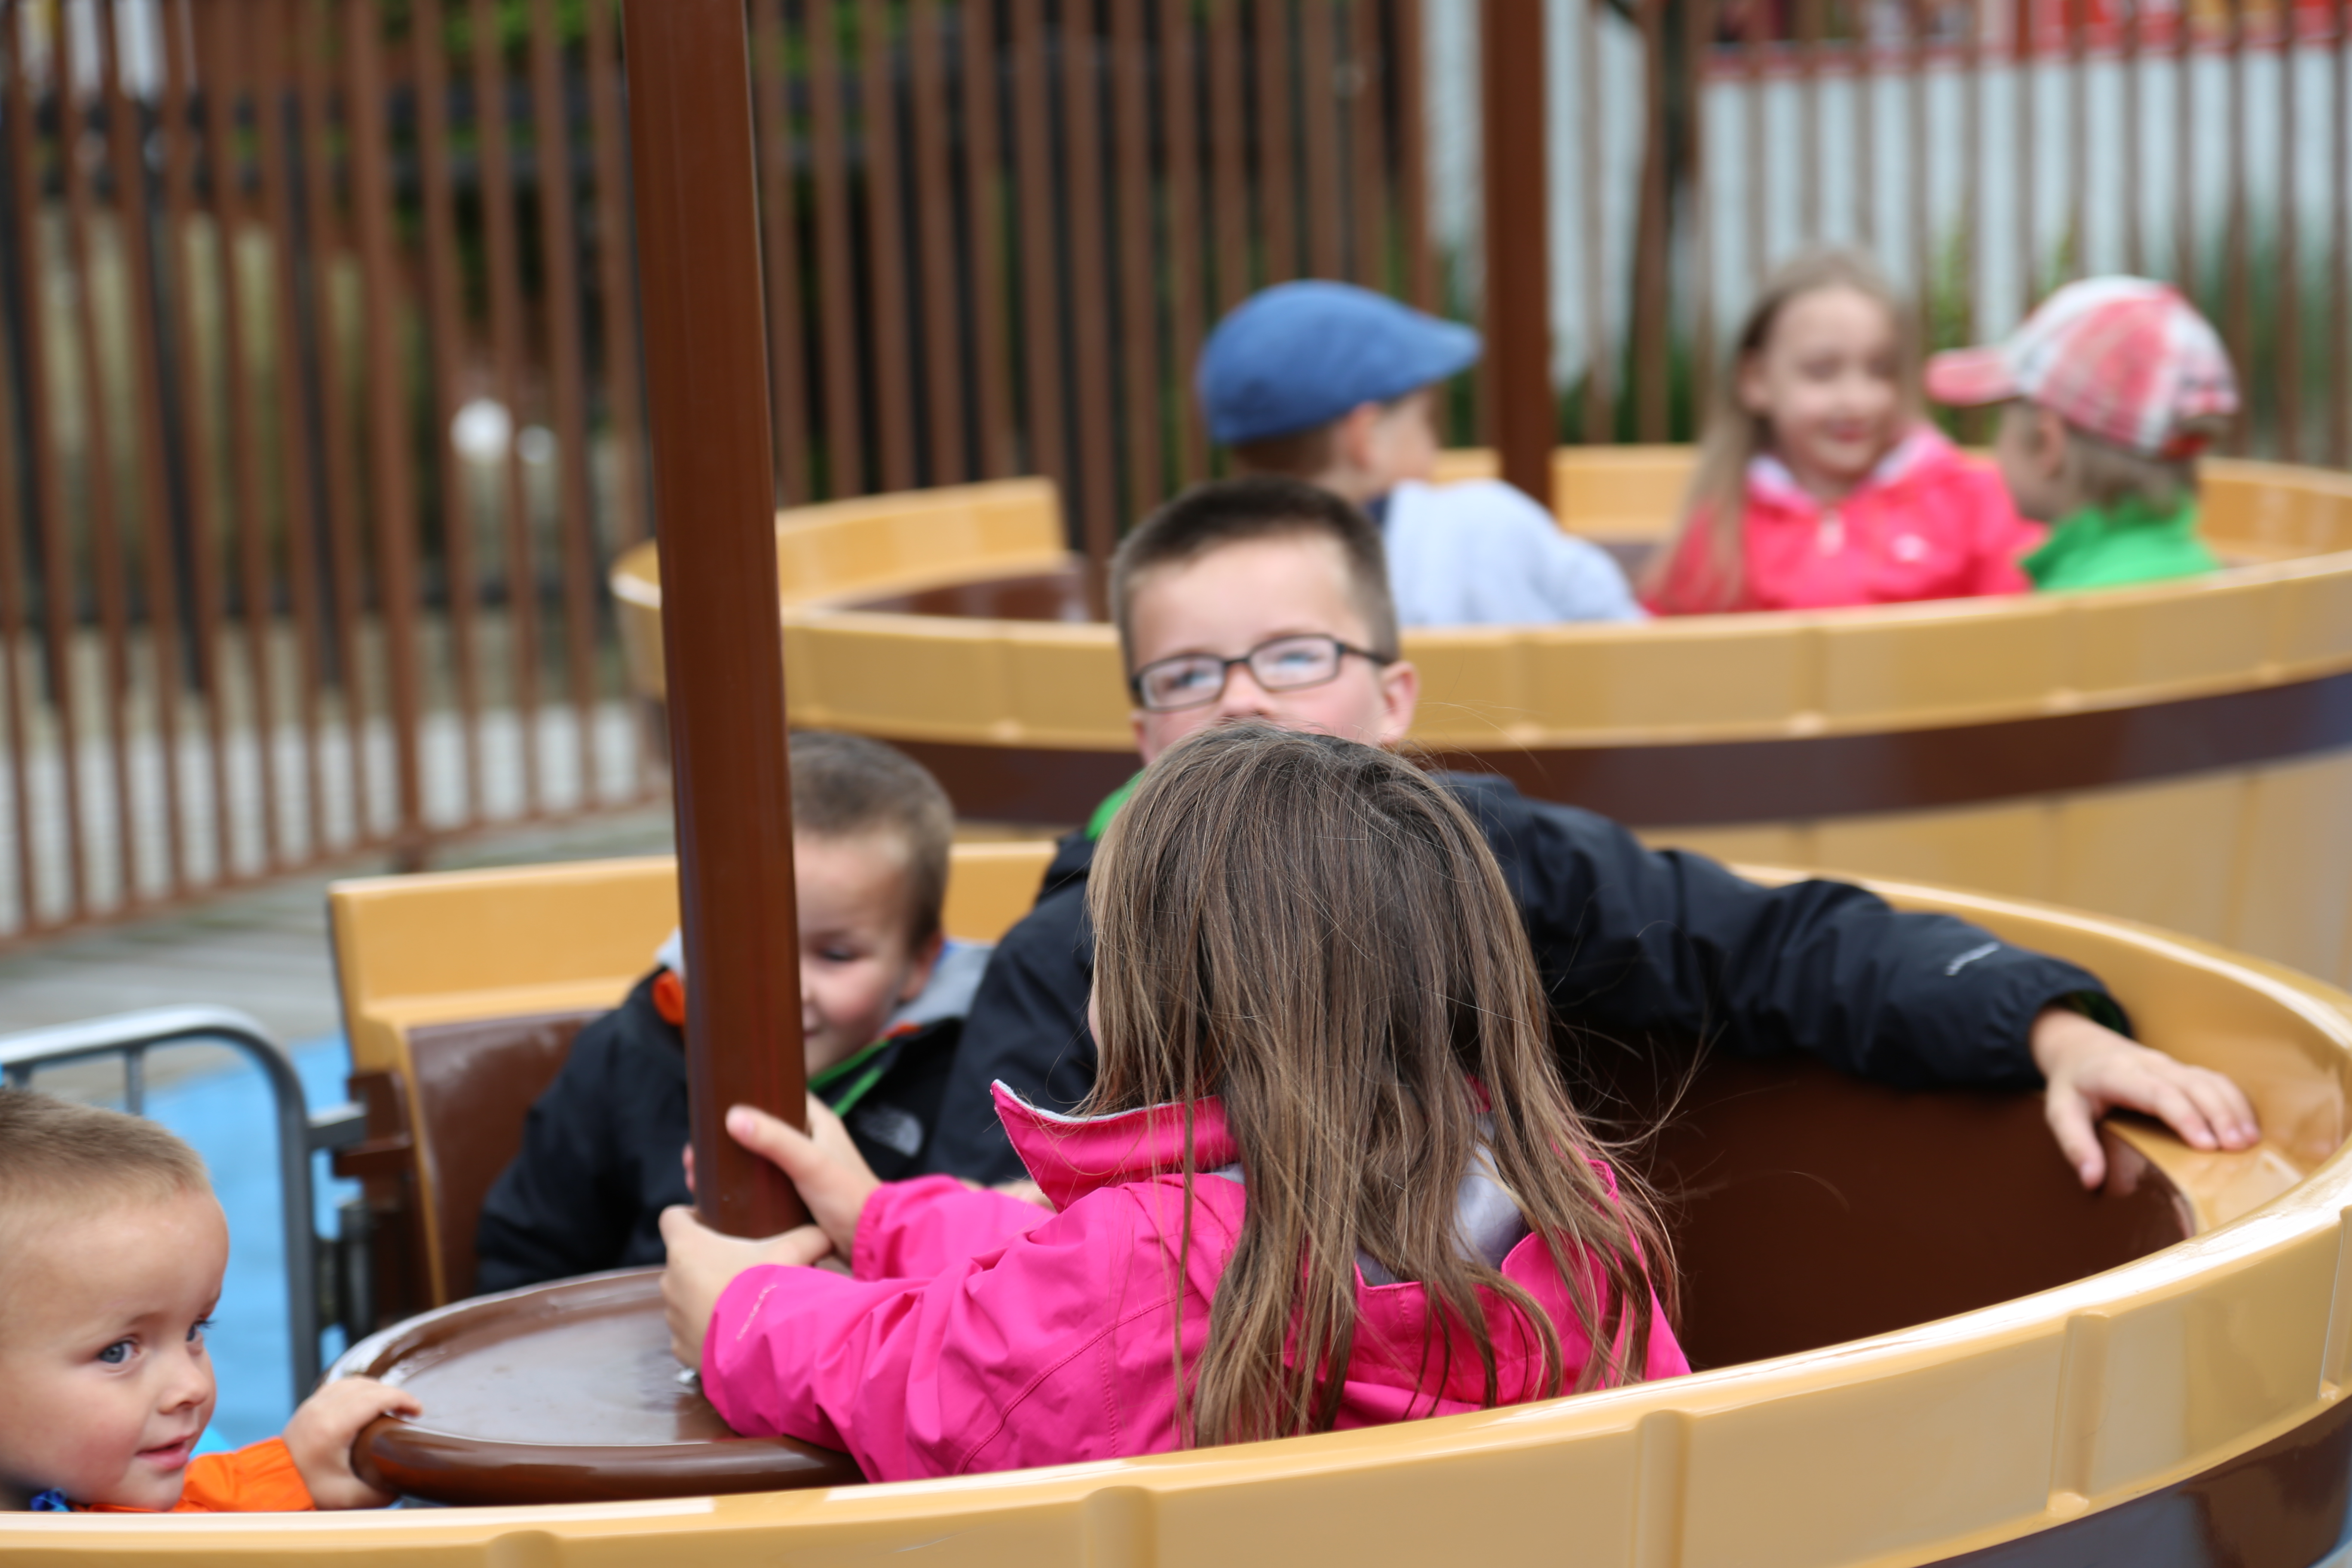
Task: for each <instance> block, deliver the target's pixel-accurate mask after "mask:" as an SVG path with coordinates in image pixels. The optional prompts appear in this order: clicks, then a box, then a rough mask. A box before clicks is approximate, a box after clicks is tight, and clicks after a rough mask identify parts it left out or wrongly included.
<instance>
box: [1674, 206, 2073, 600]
mask: <svg viewBox="0 0 2352 1568" xmlns="http://www.w3.org/2000/svg"><path fill="white" fill-rule="evenodd" d="M1917 364H1918V351H1917V347H1916V342H1915V341H1914V330H1913V324H1912V320H1911V312H1910V311H1909V310H1906V309H1905V308H1904V307H1903V306H1902V304H1901V303H1900V302H1899V301H1898V300H1896V299H1895V294H1894V291H1893V290H1892V289H1890V288H1889V287H1888V285H1887V283H1886V280H1885V279H1884V278H1883V277H1881V276H1880V274H1879V272H1878V270H1877V268H1874V267H1873V266H1872V265H1871V264H1870V263H1869V262H1868V261H1866V260H1864V259H1863V258H1860V257H1857V256H1854V255H1852V254H1849V253H1846V252H1843V251H1821V252H1816V253H1814V254H1811V255H1809V256H1804V257H1800V258H1797V259H1796V260H1794V261H1792V262H1790V263H1789V264H1788V265H1787V266H1785V267H1782V268H1780V270H1779V271H1778V272H1776V273H1775V274H1774V275H1773V276H1772V277H1771V278H1770V279H1767V280H1766V282H1765V285H1764V289H1763V292H1762V293H1761V295H1759V298H1758V300H1757V301H1756V304H1755V306H1754V308H1753V309H1752V310H1750V311H1749V312H1748V320H1747V321H1746V323H1745V324H1744V325H1743V326H1742V328H1741V330H1740V332H1739V336H1738V340H1737V342H1735V343H1734V344H1733V347H1732V353H1731V357H1730V363H1729V364H1728V365H1727V367H1726V368H1725V370H1724V372H1723V374H1721V375H1720V376H1718V377H1717V381H1716V391H1715V406H1714V408H1713V410H1712V411H1711V412H1710V413H1709V415H1708V416H1707V424H1706V437H1705V440H1704V444H1703V445H1702V446H1701V447H1700V451H1699V461H1698V471H1697V473H1696V475H1695V476H1694V477H1693V479H1692V482H1691V489H1690V495H1689V498H1688V499H1687V500H1685V503H1684V506H1683V515H1682V521H1681V522H1680V523H1679V525H1678V526H1677V527H1676V528H1675V531H1674V532H1673V534H1671V535H1670V536H1669V537H1668V539H1667V541H1666V542H1665V543H1664V545H1662V546H1661V547H1660V549H1659V552H1658V553H1657V555H1656V556H1655V557H1654V560H1653V562H1652V563H1651V565H1650V567H1649V569H1648V570H1647V571H1646V572H1645V573H1644V574H1643V584H1642V591H1643V599H1644V601H1645V602H1646V603H1647V604H1648V605H1649V606H1650V608H1651V609H1653V610H1654V611H1656V612H1657V613H1659V614H1661V615H1694V614H1707V613H1711V612H1718V611H1727V610H1814V609H1826V608H1830V607H1832V606H1834V605H1885V604H1899V603H1903V602H1905V601H1907V600H1914V599H1952V598H1965V597H1969V596H1971V595H1980V594H2013V593H2021V592H2023V591H2024V590H2025V588H2026V587H2027V585H2028V584H2027V582H2026V578H2025V574H2023V573H2022V572H2021V570H2020V569H2019V567H2018V564H2017V558H2018V557H2019V556H2020V555H2021V554H2023V553H2024V552H2026V551H2027V550H2029V549H2031V548H2032V546H2033V545H2034V544H2035V543H2037V542H2039V540H2040V538H2041V531H2040V530H2039V529H2037V528H2035V527H2034V526H2033V525H2032V524H2031V523H2028V522H2026V521H2024V520H2022V519H2021V518H2020V517H2019V516H2018V514H2017V511H2016V510H2015V509H2014V508H2013V507H2012V506H2011V504H2010V500H2009V496H2008V494H2007V493H2006V491H2004V489H2002V486H2001V482H2000V476H1999V475H1998V474H1997V473H1995V472H1994V471H1993V470H1992V469H1991V468H1989V467H1988V466H1986V465H1985V464H1983V463H1981V462H1979V461H1977V460H1976V459H1974V458H1967V457H1964V456H1962V455H1961V454H1960V452H1959V451H1958V448H1956V447H1953V445H1952V444H1951V443H1950V442H1949V441H1948V440H1946V439H1945V438H1944V437H1943V436H1942V434H1941V433H1939V432H1938V431H1937V430H1936V428H1935V427H1934V426H1930V425H1928V424H1927V423H1926V422H1925V421H1924V420H1923V419H1922V418H1921V417H1920V414H1919V400H1918V393H1917V386H1918V377H1917Z"/></svg>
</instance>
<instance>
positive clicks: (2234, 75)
mask: <svg viewBox="0 0 2352 1568" xmlns="http://www.w3.org/2000/svg"><path fill="white" fill-rule="evenodd" d="M2224 15H2225V16H2227V17H2228V19H2229V21H2228V25H2229V46H2228V47H2229V52H2230V110H2229V115H2230V141H2229V146H2230V163H2229V171H2230V198H2229V208H2228V211H2229V216H2228V218H2227V219H2226V220H2225V221H2224V222H2223V225H2222V232H2223V235H2224V238H2223V240H2222V270H2221V310H2222V312H2223V315H2222V321H2223V325H2222V328H2221V331H2222V336H2223V340H2224V342H2226V344H2227V346H2228V348H2229V351H2230V362H2231V363H2232V364H2234V365H2236V366H2237V367H2238V372H2239V374H2240V375H2241V376H2242V377H2243V378H2244V384H2245V388H2246V395H2245V396H2244V397H2243V398H2242V400H2241V401H2240V403H2239V405H2238V416H2237V418H2236V419H2235V420H2234V421H2232V422H2231V423H2232V428H2231V433H2230V449H2231V451H2233V452H2237V453H2240V454H2243V453H2244V452H2245V451H2246V450H2247V449H2248V445H2249V441H2250V438H2251V437H2252V433H2253V427H2254V409H2253V401H2254V389H2255V380H2254V326H2253V303H2252V299H2251V298H2250V297H2249V292H2248V289H2247V287H2246V181H2247V180H2248V179H2249V178H2250V177H2251V176H2252V168H2251V167H2250V166H2249V163H2248V159H2247V154H2246V0H2226V4H2225V6H2224Z"/></svg>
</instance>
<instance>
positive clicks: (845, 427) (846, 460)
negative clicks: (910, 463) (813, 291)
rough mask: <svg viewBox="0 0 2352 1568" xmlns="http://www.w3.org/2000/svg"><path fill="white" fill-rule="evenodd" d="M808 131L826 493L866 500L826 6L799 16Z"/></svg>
mask: <svg viewBox="0 0 2352 1568" xmlns="http://www.w3.org/2000/svg"><path fill="white" fill-rule="evenodd" d="M802 22H803V32H804V36H805V39H806V44H807V48H808V62H809V110H810V117H811V120H812V122H813V129H814V132H815V136H814V141H813V142H812V143H811V148H810V151H811V153H812V154H813V156H814V164H815V171H814V172H815V184H816V269H817V295H818V298H817V315H818V319H819V321H822V322H823V324H824V434H825V465H826V468H827V469H828V472H827V473H826V475H825V481H826V482H825V493H826V494H827V495H829V496H833V497H835V498H839V497H842V496H854V495H863V494H865V493H866V457H865V448H866V421H865V416H864V411H863V409H862V408H861V407H860V399H861V398H862V396H863V395H864V393H863V387H862V381H863V377H862V376H861V375H860V374H859V373H858V364H859V361H858V353H857V278H856V259H855V242H854V241H853V240H852V238H851V237H850V220H849V136H848V132H847V131H846V129H845V126H844V123H843V112H842V103H841V91H842V89H841V48H840V40H839V37H838V34H837V32H836V28H837V27H838V26H839V25H840V19H839V16H838V15H837V13H836V11H835V7H834V5H832V4H831V3H830V0H808V3H807V5H805V6H804V8H803V13H802Z"/></svg>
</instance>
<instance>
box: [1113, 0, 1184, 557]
mask: <svg viewBox="0 0 2352 1568" xmlns="http://www.w3.org/2000/svg"><path fill="white" fill-rule="evenodd" d="M1110 16H1111V38H1110V101H1111V111H1112V116H1113V119H1114V121H1115V125H1116V129H1117V132H1118V140H1117V146H1118V154H1117V156H1118V162H1117V169H1118V173H1117V174H1116V176H1115V177H1114V178H1113V179H1112V182H1111V189H1112V193H1113V195H1115V196H1116V198H1117V201H1118V267H1117V268H1116V270H1114V271H1113V272H1112V273H1111V283H1112V286H1113V287H1114V289H1116V290H1117V292H1118V300H1119V318H1118V320H1119V342H1118V357H1119V368H1120V370H1121V371H1122V372H1123V373H1124V374H1122V376H1121V381H1122V383H1123V385H1122V387H1121V397H1122V401H1123V402H1124V403H1125V405H1126V406H1125V408H1124V410H1123V412H1124V413H1125V415H1126V416H1127V417H1126V420H1125V424H1126V426H1127V489H1126V504H1125V508H1124V510H1123V511H1122V514H1121V516H1120V517H1118V518H1114V519H1113V520H1112V521H1113V524H1114V527H1115V528H1116V526H1117V525H1118V523H1120V522H1121V521H1132V520H1134V519H1136V518H1139V517H1141V516H1142V515H1143V514H1144V513H1145V512H1147V511H1150V510H1151V509H1152V508H1153V507H1155V506H1158V505H1159V504H1160V499H1161V498H1162V497H1163V496H1164V495H1165V494H1166V493H1167V479H1166V476H1165V474H1164V473H1163V471H1162V466H1161V459H1160V429H1161V427H1162V424H1163V420H1164V418H1165V416H1167V415H1169V414H1172V413H1175V412H1176V410H1175V409H1172V408H1170V407H1168V406H1166V405H1167V404H1168V403H1169V402H1170V401H1171V399H1169V398H1165V397H1163V396H1162V395H1161V393H1160V311H1159V298H1160V283H1161V279H1162V277H1163V275H1164V272H1163V269H1164V270H1165V271H1173V270H1175V269H1176V268H1181V261H1178V262H1176V263H1175V264H1174V266H1173V267H1171V265H1170V263H1169V261H1168V260H1167V259H1165V258H1168V257H1169V256H1171V254H1172V253H1173V252H1175V251H1176V250H1177V249H1178V248H1179V246H1178V245H1177V244H1172V243H1171V245H1169V246H1167V247H1164V248H1163V247H1160V245H1158V244H1156V243H1155V242H1154V240H1153V237H1152V222H1151V217H1152V209H1153V207H1154V206H1155V205H1157V203H1156V199H1155V198H1156V196H1157V194H1158V184H1157V182H1155V180H1154V179H1153V177H1152V172H1151V57H1150V52H1149V49H1148V46H1147V45H1146V44H1145V42H1144V31H1143V0H1110ZM1168 89H1169V90H1170V92H1171V93H1173V92H1174V91H1175V90H1176V83H1175V82H1174V81H1173V80H1172V79H1171V81H1170V82H1169V83H1168ZM1169 156H1170V158H1171V160H1172V159H1174V158H1175V157H1177V156H1178V154H1177V153H1176V150H1175V149H1174V148H1172V147H1171V149H1170V150H1169ZM1172 238H1173V237H1172V236H1171V239H1172ZM1167 281H1168V285H1169V287H1170V289H1171V290H1172V289H1175V288H1177V287H1180V286H1181V285H1180V284H1179V283H1178V281H1177V279H1175V278H1173V277H1169V278H1168V279H1167ZM1105 325H1106V327H1108V323H1105ZM1106 335H1107V334H1106ZM1186 380H1187V378H1186V377H1185V376H1184V375H1182V374H1181V373H1180V374H1177V375H1176V376H1174V377H1171V381H1172V382H1173V384H1175V386H1176V387H1177V388H1178V391H1177V392H1176V395H1175V396H1174V398H1173V399H1172V401H1173V402H1174V403H1175V404H1177V405H1179V406H1180V407H1181V405H1185V404H1188V403H1190V402H1192V399H1191V398H1190V397H1188V396H1186V395H1184V392H1183V390H1182V389H1183V387H1184V384H1185V382H1186Z"/></svg>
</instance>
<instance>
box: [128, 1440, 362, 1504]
mask: <svg viewBox="0 0 2352 1568" xmlns="http://www.w3.org/2000/svg"><path fill="white" fill-rule="evenodd" d="M317 1506H318V1505H317V1504H315V1503H313V1502H312V1501H311V1500H310V1488H308V1487H306V1486H304V1485H303V1484H302V1474H301V1472H300V1471H299V1470H297V1469H296V1468H294V1456H293V1455H292V1454H291V1453H289V1452H288V1451H287V1447H286V1440H285V1439H284V1438H282V1437H271V1438H268V1439H267V1440H265V1441H263V1442H259V1443H254V1444H250V1445H248V1446H247V1447H242V1448H239V1449H238V1450H236V1452H235V1453H233V1454H199V1455H198V1456H196V1458H193V1459H191V1460H189V1461H188V1484H187V1486H186V1488H185V1489H184V1490H183V1491H182V1492H181V1493H180V1500H179V1501H178V1502H177V1503H176V1504H174V1505H173V1509H172V1511H173V1513H307V1512H309V1511H310V1510H311V1509H313V1508H315V1507H317ZM89 1511H90V1512H92V1513H148V1512H152V1511H153V1510H149V1509H142V1508H117V1507H115V1506H114V1505H113V1504H111V1503H99V1504H97V1505H95V1506H94V1507H92V1508H91V1509H90V1510H89Z"/></svg>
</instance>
